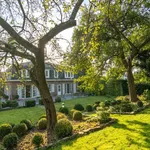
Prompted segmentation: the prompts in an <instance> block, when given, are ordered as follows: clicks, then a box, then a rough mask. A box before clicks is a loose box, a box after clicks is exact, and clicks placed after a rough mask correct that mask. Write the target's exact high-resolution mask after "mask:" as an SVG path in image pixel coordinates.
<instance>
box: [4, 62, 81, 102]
mask: <svg viewBox="0 0 150 150" xmlns="http://www.w3.org/2000/svg"><path fill="white" fill-rule="evenodd" d="M45 77H46V81H47V85H48V88H49V91H50V93H51V95H52V96H53V97H56V96H62V97H63V96H65V95H73V94H75V93H77V86H78V85H77V83H75V82H74V79H75V78H77V75H74V74H73V73H72V72H65V71H61V72H58V71H57V70H56V69H55V68H54V67H53V66H52V65H49V64H45ZM4 93H5V94H6V95H8V96H9V99H14V97H15V96H16V95H18V96H19V99H34V98H37V97H40V93H39V90H38V89H37V87H36V86H34V84H33V83H32V81H31V79H30V75H29V71H28V64H27V63H25V64H23V69H22V70H21V71H20V76H18V75H17V73H16V71H15V69H13V67H12V69H10V70H9V75H8V77H7V84H6V87H5V90H4Z"/></svg>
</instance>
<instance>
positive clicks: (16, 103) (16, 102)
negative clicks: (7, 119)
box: [2, 100, 18, 108]
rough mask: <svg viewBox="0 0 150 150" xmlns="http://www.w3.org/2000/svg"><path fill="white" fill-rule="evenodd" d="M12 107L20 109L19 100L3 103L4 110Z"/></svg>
mask: <svg viewBox="0 0 150 150" xmlns="http://www.w3.org/2000/svg"><path fill="white" fill-rule="evenodd" d="M6 107H11V108H16V107H18V101H17V100H7V101H6V102H2V108H6Z"/></svg>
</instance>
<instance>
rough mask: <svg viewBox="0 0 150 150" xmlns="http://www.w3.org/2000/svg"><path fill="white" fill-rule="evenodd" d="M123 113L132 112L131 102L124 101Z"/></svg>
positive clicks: (122, 105)
mask: <svg viewBox="0 0 150 150" xmlns="http://www.w3.org/2000/svg"><path fill="white" fill-rule="evenodd" d="M120 111H121V112H132V111H133V108H132V104H131V103H130V102H129V101H123V102H122V103H121V106H120Z"/></svg>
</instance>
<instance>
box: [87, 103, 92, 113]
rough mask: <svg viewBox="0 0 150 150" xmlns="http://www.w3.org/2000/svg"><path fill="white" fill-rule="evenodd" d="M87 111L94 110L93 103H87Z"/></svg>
mask: <svg viewBox="0 0 150 150" xmlns="http://www.w3.org/2000/svg"><path fill="white" fill-rule="evenodd" d="M86 111H87V112H91V111H93V107H92V105H90V104H89V105H87V106H86Z"/></svg>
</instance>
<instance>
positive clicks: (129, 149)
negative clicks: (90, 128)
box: [49, 108, 150, 150]
mask: <svg viewBox="0 0 150 150" xmlns="http://www.w3.org/2000/svg"><path fill="white" fill-rule="evenodd" d="M112 117H113V118H117V119H118V123H116V124H114V125H112V126H110V127H107V128H105V129H103V130H100V131H97V132H94V133H91V134H89V135H87V136H84V137H81V138H77V139H75V140H72V141H68V142H65V143H63V144H61V145H58V146H57V147H55V148H51V149H49V150H70V149H71V150H77V149H80V150H85V149H86V150H149V149H150V108H149V109H147V110H145V111H143V112H142V113H141V114H137V115H112Z"/></svg>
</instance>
